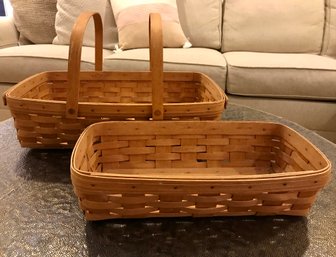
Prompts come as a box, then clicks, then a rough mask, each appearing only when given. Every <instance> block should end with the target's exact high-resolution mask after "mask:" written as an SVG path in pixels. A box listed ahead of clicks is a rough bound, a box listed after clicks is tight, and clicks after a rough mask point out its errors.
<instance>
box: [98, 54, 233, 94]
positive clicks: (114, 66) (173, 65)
mask: <svg viewBox="0 0 336 257" xmlns="http://www.w3.org/2000/svg"><path fill="white" fill-rule="evenodd" d="M148 60H149V50H148V48H139V49H131V50H126V51H122V52H117V53H114V54H112V55H110V56H107V57H106V58H105V60H104V66H105V70H120V71H143V70H149V62H148ZM163 61H164V70H166V71H194V72H202V73H204V74H206V75H208V76H209V77H211V78H212V79H213V80H214V81H215V82H216V83H217V84H218V85H219V86H221V87H222V88H223V89H224V87H225V80H226V62H225V59H224V58H223V56H222V54H221V53H220V52H218V51H216V50H213V49H207V48H188V49H184V48H165V49H164V51H163Z"/></svg>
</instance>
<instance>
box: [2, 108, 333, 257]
mask: <svg viewBox="0 0 336 257" xmlns="http://www.w3.org/2000/svg"><path fill="white" fill-rule="evenodd" d="M223 118H224V119H230V120H268V121H273V122H280V123H283V124H286V125H288V126H290V127H292V128H294V129H295V130H297V131H298V132H300V133H301V134H302V135H304V136H305V137H307V138H308V139H309V140H310V141H311V142H312V143H314V144H315V145H316V146H317V147H318V148H319V149H320V150H321V151H322V152H324V153H325V154H326V155H327V157H328V158H329V160H331V162H332V165H333V171H335V167H336V146H335V144H332V143H330V142H329V141H327V140H325V139H323V138H322V137H320V136H318V135H317V134H315V133H314V132H311V131H309V130H307V129H304V128H302V127H301V126H299V125H297V124H295V123H292V122H289V121H285V120H283V119H281V118H279V117H275V116H273V115H269V114H266V113H263V112H259V111H255V110H253V109H249V108H246V107H242V106H237V105H233V104H229V106H228V108H227V110H226V111H225V113H224V115H223ZM70 155H71V151H70V150H29V149H23V148H21V147H20V146H19V144H18V142H17V140H16V131H15V129H14V127H13V121H12V120H11V119H10V120H7V121H4V122H1V123H0V256H1V257H2V256H4V257H7V256H53V257H56V256H62V257H63V256H101V257H102V256H132V257H133V256H136V257H137V256H146V257H147V256H211V257H215V256H229V257H236V256H237V257H238V256H239V257H241V256H251V257H252V256H256V257H264V256H265V257H266V256H267V257H268V256H272V257H277V256H279V257H280V256H281V257H284V256H290V257H295V256H323V257H327V256H328V257H332V256H336V208H335V207H334V205H333V203H334V199H335V195H336V182H335V178H334V176H333V178H332V181H331V182H330V183H329V184H328V186H326V187H325V188H324V189H323V190H322V191H321V193H320V194H319V195H318V198H317V200H316V201H315V203H314V205H313V207H312V208H311V211H310V213H309V215H308V216H307V217H287V216H273V217H253V216H252V217H251V216H249V217H223V218H194V219H193V218H162V219H134V220H130V219H129V220H109V221H99V222H86V221H85V220H84V219H83V215H82V213H81V211H80V209H79V207H78V203H77V199H76V197H75V195H74V193H73V188H72V185H71V181H70V175H69V165H70V164H69V163H70V162H69V159H70Z"/></svg>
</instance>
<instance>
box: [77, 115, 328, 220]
mask: <svg viewBox="0 0 336 257" xmlns="http://www.w3.org/2000/svg"><path fill="white" fill-rule="evenodd" d="M330 170H331V166H330V162H329V161H328V159H327V158H326V157H325V156H324V155H323V154H322V153H321V152H320V151H319V150H318V149H317V148H316V147H315V146H313V145H312V144H311V143H310V142H308V141H307V140H306V139H305V138H303V137H302V136H301V135H300V134H298V133H297V132H295V131H294V130H292V129H290V128H289V127H286V126H284V125H280V124H275V123H267V122H229V121H147V122H144V121H132V122H124V121H123V122H115V121H111V122H102V123H97V124H93V125H91V126H89V127H88V128H87V129H86V130H85V131H84V132H83V134H82V135H81V137H80V138H79V140H78V142H77V144H76V146H75V148H74V150H73V153H72V157H71V179H72V184H73V187H74V191H75V193H76V195H77V196H78V199H79V204H80V208H81V209H82V210H83V212H84V214H85V217H86V219H87V220H102V219H113V218H147V217H179V216H194V217H202V216H237V215H298V216H301V215H306V214H307V213H308V211H309V209H310V207H311V206H312V204H313V202H314V200H315V198H316V195H317V193H318V191H319V190H320V189H322V188H323V186H324V185H325V184H326V183H327V181H328V180H329V178H330Z"/></svg>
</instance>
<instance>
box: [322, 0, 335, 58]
mask: <svg viewBox="0 0 336 257" xmlns="http://www.w3.org/2000/svg"><path fill="white" fill-rule="evenodd" d="M335 30H336V0H326V24H325V30H324V40H323V48H322V54H323V55H328V56H332V57H334V58H336V33H335Z"/></svg>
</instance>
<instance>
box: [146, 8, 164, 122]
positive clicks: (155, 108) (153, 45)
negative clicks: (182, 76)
mask: <svg viewBox="0 0 336 257" xmlns="http://www.w3.org/2000/svg"><path fill="white" fill-rule="evenodd" d="M149 59H150V71H151V79H152V118H153V120H163V112H164V111H163V40H162V22H161V16H160V14H159V13H151V14H150V15H149Z"/></svg>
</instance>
